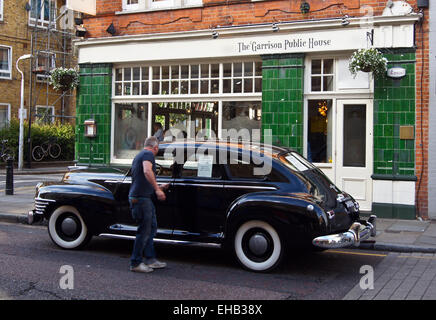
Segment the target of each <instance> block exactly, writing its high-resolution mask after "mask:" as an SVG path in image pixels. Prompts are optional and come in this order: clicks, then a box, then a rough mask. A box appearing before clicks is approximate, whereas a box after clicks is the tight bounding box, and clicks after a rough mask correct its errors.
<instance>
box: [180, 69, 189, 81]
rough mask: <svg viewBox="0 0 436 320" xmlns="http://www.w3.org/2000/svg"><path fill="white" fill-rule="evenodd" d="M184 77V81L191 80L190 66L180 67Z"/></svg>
mask: <svg viewBox="0 0 436 320" xmlns="http://www.w3.org/2000/svg"><path fill="white" fill-rule="evenodd" d="M180 69H181V72H182V75H181V78H182V79H188V78H189V66H181V67H180Z"/></svg>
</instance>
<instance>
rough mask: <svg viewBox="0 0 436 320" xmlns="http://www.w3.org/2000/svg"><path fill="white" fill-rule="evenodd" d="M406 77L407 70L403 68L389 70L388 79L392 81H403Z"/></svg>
mask: <svg viewBox="0 0 436 320" xmlns="http://www.w3.org/2000/svg"><path fill="white" fill-rule="evenodd" d="M405 76H406V69H404V68H401V67H394V68H390V69H388V77H389V78H392V79H401V78H403V77H405Z"/></svg>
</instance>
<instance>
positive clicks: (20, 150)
mask: <svg viewBox="0 0 436 320" xmlns="http://www.w3.org/2000/svg"><path fill="white" fill-rule="evenodd" d="M29 58H32V55H31V54H25V55H23V56H21V57H19V58H18V60H17V63H16V65H15V67H16V68H17V70H18V72H19V73H20V74H21V100H20V110H19V112H18V115H19V118H20V137H19V142H18V170H23V144H24V143H23V142H24V74H23V71H21V70H20V68H18V62H20V60H24V59H29Z"/></svg>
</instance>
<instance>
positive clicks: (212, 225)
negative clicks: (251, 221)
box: [173, 154, 226, 242]
mask: <svg viewBox="0 0 436 320" xmlns="http://www.w3.org/2000/svg"><path fill="white" fill-rule="evenodd" d="M184 159H185V160H184V162H183V163H181V164H179V165H178V168H179V169H178V175H177V177H176V178H175V180H174V192H175V193H176V194H177V196H176V199H177V200H176V201H177V207H176V209H175V219H174V234H173V235H174V237H175V238H176V239H179V240H189V241H208V242H214V241H218V239H219V238H220V237H221V232H222V231H223V229H222V227H223V223H224V219H225V212H226V207H225V205H224V203H223V200H224V199H225V196H224V194H223V171H222V166H221V165H220V164H218V163H217V162H216V157H215V156H214V155H209V154H204V155H202V154H192V155H191V156H186V157H185V158H184Z"/></svg>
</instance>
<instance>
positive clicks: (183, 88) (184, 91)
mask: <svg viewBox="0 0 436 320" xmlns="http://www.w3.org/2000/svg"><path fill="white" fill-rule="evenodd" d="M188 86H189V82H188V81H181V82H180V93H181V94H188Z"/></svg>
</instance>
